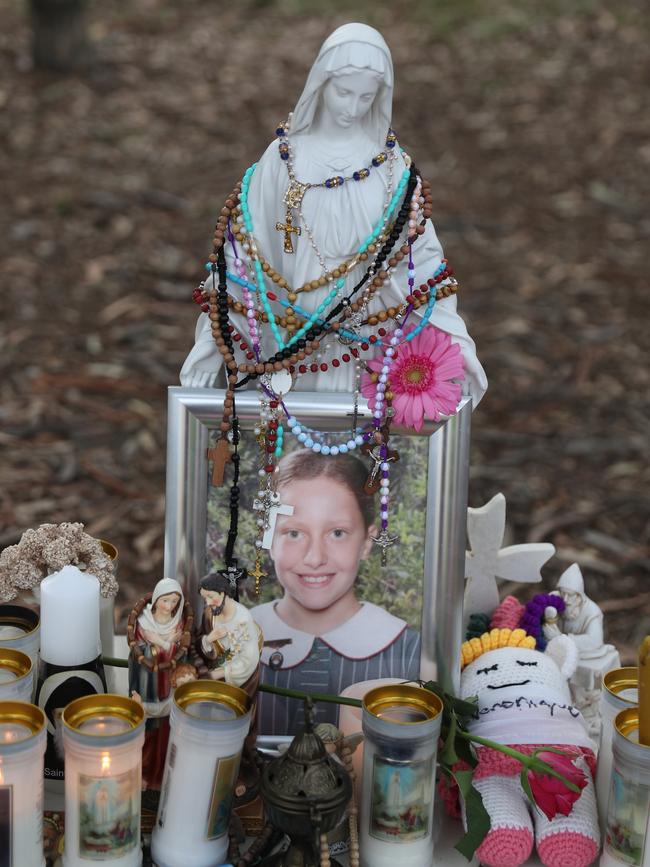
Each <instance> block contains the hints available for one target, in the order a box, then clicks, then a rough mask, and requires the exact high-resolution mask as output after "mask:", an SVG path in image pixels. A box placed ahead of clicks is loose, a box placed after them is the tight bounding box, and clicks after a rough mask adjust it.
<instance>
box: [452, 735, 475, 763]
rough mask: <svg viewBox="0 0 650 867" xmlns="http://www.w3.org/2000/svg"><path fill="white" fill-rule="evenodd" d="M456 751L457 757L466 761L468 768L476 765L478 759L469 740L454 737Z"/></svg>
mask: <svg viewBox="0 0 650 867" xmlns="http://www.w3.org/2000/svg"><path fill="white" fill-rule="evenodd" d="M456 752H457V753H458V758H459V759H460V760H461V761H463V762H467V764H468V765H469V766H470V768H475V767H476V766H477V765H478V759H477V758H476V754H475V753H474V750H473V749H472V744H471V742H470V741H466V740H465V739H464V738H456Z"/></svg>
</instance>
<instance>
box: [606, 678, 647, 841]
mask: <svg viewBox="0 0 650 867" xmlns="http://www.w3.org/2000/svg"><path fill="white" fill-rule="evenodd" d="M638 700H639V669H638V668H637V667H636V665H631V666H628V667H626V668H614V669H612V670H611V671H608V672H607V674H605V676H604V677H603V685H602V690H601V693H600V707H599V709H600V717H601V720H602V725H601V730H600V749H599V750H598V766H597V768H596V801H597V803H598V818H599V819H600V827H601V828H602V829H604V828H605V824H606V821H607V797H608V795H609V783H610V779H611V776H612V739H613V737H614V718H615V717H616V714H617V713H619V712H620V711H622V710H625V709H626V708H631V707H636V705H637V704H638Z"/></svg>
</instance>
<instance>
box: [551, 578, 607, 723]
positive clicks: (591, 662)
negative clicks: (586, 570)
mask: <svg viewBox="0 0 650 867" xmlns="http://www.w3.org/2000/svg"><path fill="white" fill-rule="evenodd" d="M554 594H557V595H558V596H561V597H562V599H563V601H564V604H565V609H564V612H563V613H562V615H561V616H559V617H558V616H557V612H556V611H554V610H550V611H549V610H548V609H547V612H546V613H545V618H544V619H545V623H544V636H545V638H546V639H547V640H550V639H551V638H554V637H555V636H556V635H559V634H561V633H564V634H565V635H568V636H569V637H570V638H571V639H572V640H573V642H574V643H575V645H576V647H577V648H578V654H579V657H578V667H577V669H576V671H575V673H574V674H573V675H572V677H571V679H570V681H569V685H570V687H571V696H572V699H573V701H574V703H575V705H576V707H578V708H579V709H580V710H581V711H582V714H583V716H584V717H585V719H586V720H587V723H588V725H589V732H590V734H592V735H596V736H597V735H598V733H599V731H600V716H599V711H598V705H599V701H600V689H601V683H602V677H603V675H604V674H606V672H608V671H610V670H611V669H613V668H618V667H619V666H620V664H621V661H620V657H619V654H618V651H617V650H616V648H615V647H614V646H613V645H611V644H605V639H604V635H603V612H602V611H601V610H600V608H599V607H598V605H597V603H596V602H594V601H593V599H590V598H589V597H588V596H587V594H586V593H585V582H584V578H583V577H582V572H581V571H580V567H579V566H578V564H577V563H573V564H572V565H571V566H569V568H568V569H567V570H566V571H565V572H563V574H562V575H561V576H560V580H559V581H558V583H557V590H555V591H553V594H551V595H554Z"/></svg>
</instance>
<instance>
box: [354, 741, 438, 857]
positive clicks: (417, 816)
mask: <svg viewBox="0 0 650 867" xmlns="http://www.w3.org/2000/svg"><path fill="white" fill-rule="evenodd" d="M432 796H433V759H432V758H431V757H430V758H428V759H423V760H421V761H408V762H395V761H391V760H390V759H384V758H380V757H379V756H375V759H374V762H373V769H372V803H371V805H370V828H369V832H370V836H371V837H376V838H377V839H378V840H387V841H391V840H393V841H394V840H399V841H400V842H411V841H412V840H419V839H420V838H421V837H426V836H427V834H428V833H429V814H430V812H431V798H432Z"/></svg>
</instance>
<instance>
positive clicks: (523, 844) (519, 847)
mask: <svg viewBox="0 0 650 867" xmlns="http://www.w3.org/2000/svg"><path fill="white" fill-rule="evenodd" d="M532 851H533V835H532V833H531V831H529V830H528V828H495V829H494V830H493V831H490V832H489V833H488V835H487V837H486V838H485V840H483V842H482V843H481V845H480V846H479V848H478V849H477V850H476V854H477V855H478V857H479V859H480V861H481V864H484V865H485V867H519V865H520V864H523V863H524V862H525V861H527V860H528V858H529V857H530V853H531V852H532Z"/></svg>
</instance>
